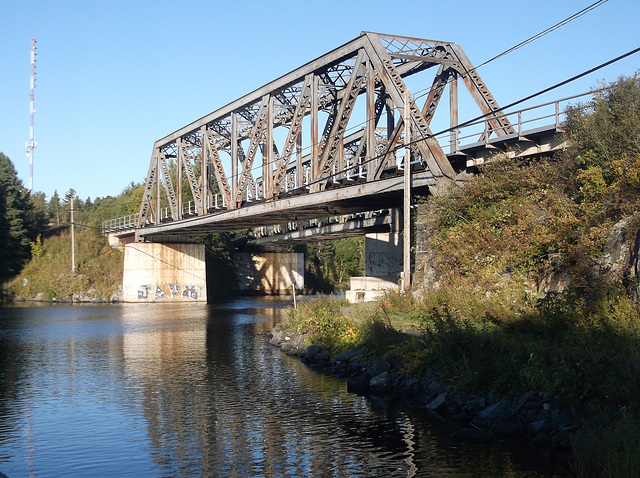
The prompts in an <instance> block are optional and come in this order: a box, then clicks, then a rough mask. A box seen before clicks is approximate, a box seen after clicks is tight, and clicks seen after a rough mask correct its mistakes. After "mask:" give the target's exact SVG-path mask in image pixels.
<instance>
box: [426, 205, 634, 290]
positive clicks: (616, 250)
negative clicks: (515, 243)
mask: <svg viewBox="0 0 640 478" xmlns="http://www.w3.org/2000/svg"><path fill="white" fill-rule="evenodd" d="M415 231H416V235H415V237H416V243H415V264H416V267H415V273H414V277H413V283H414V284H418V285H422V286H424V287H426V288H427V289H437V288H438V286H439V285H440V278H439V277H438V275H437V273H436V270H437V257H436V253H435V250H434V249H433V246H432V243H433V238H434V236H435V234H436V233H437V231H436V226H435V211H434V208H433V206H432V205H431V204H429V203H426V204H421V205H419V206H418V213H417V217H416V223H415ZM639 251H640V220H639V219H638V218H634V217H625V218H623V219H622V220H620V221H618V222H617V223H616V224H615V225H614V226H613V227H612V228H611V231H610V232H609V235H608V237H607V241H606V245H605V247H604V249H603V251H602V255H601V256H600V257H599V258H598V260H597V261H596V263H595V265H594V270H593V277H594V278H595V279H607V280H609V281H612V282H622V283H624V284H625V285H626V286H627V288H628V290H630V291H631V292H632V293H633V294H634V296H635V298H636V299H637V300H640V258H639ZM503 279H504V278H501V277H497V278H496V282H498V281H500V280H503ZM570 285H571V277H570V275H569V274H568V273H567V271H565V270H561V269H558V270H552V271H550V272H549V273H548V274H547V275H546V276H544V277H542V278H541V279H540V280H538V281H537V283H536V284H533V286H534V287H533V288H534V290H537V292H538V295H539V296H540V297H544V296H546V295H547V294H549V293H554V292H555V293H558V292H563V291H564V290H565V289H566V288H567V287H569V286H570Z"/></svg>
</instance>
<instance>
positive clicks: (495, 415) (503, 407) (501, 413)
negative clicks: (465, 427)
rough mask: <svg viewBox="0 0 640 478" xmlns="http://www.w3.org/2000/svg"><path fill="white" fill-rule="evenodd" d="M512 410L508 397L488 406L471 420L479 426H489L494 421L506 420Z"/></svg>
mask: <svg viewBox="0 0 640 478" xmlns="http://www.w3.org/2000/svg"><path fill="white" fill-rule="evenodd" d="M510 411H511V404H510V403H509V401H508V400H507V399H506V398H503V399H502V400H500V401H499V402H496V403H494V404H493V405H490V406H488V407H487V408H485V409H484V410H482V411H481V412H480V413H478V414H477V415H476V416H475V417H473V420H471V422H472V423H473V424H474V425H477V426H489V425H491V424H493V423H498V422H502V421H505V420H506V419H507V418H508V415H509V412H510Z"/></svg>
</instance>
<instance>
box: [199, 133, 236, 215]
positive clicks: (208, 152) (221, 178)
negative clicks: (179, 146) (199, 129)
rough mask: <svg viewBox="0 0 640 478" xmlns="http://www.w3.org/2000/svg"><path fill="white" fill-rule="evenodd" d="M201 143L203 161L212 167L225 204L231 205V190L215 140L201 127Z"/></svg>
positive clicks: (211, 134)
mask: <svg viewBox="0 0 640 478" xmlns="http://www.w3.org/2000/svg"><path fill="white" fill-rule="evenodd" d="M202 142H203V145H204V147H203V148H202V151H203V155H202V156H203V161H207V160H208V161H210V162H211V164H212V165H213V174H214V175H215V177H216V182H217V183H218V188H219V189H220V192H221V193H222V195H223V196H224V199H225V203H226V204H231V188H230V187H229V181H227V175H226V174H225V172H224V168H223V167H222V161H220V155H219V154H218V148H216V145H215V138H214V137H213V133H212V132H211V131H209V130H208V129H206V127H205V126H203V134H202Z"/></svg>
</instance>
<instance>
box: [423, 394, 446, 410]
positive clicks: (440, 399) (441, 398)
mask: <svg viewBox="0 0 640 478" xmlns="http://www.w3.org/2000/svg"><path fill="white" fill-rule="evenodd" d="M446 401H447V392H442V393H441V394H439V395H438V396H437V397H436V398H434V399H433V400H431V401H430V402H429V403H428V404H427V408H428V409H429V410H437V409H438V408H440V407H441V406H442V405H444V403H445V402H446Z"/></svg>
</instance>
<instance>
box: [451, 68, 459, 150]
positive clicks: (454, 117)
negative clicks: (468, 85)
mask: <svg viewBox="0 0 640 478" xmlns="http://www.w3.org/2000/svg"><path fill="white" fill-rule="evenodd" d="M449 81H450V83H449V126H450V127H451V128H453V127H455V126H457V125H458V123H459V121H458V74H457V73H456V72H455V71H454V72H452V74H451V79H450V80H449ZM456 151H458V135H457V133H456V132H455V131H454V130H451V132H450V133H449V153H450V154H453V153H455V152H456Z"/></svg>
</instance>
